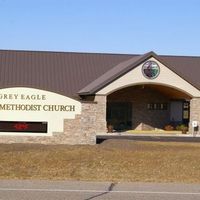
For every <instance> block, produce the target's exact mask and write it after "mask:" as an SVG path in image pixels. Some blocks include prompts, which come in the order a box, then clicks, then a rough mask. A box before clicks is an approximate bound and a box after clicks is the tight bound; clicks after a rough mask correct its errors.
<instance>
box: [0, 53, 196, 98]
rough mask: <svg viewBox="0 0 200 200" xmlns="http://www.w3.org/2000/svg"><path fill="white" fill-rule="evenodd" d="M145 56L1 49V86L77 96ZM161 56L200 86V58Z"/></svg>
mask: <svg viewBox="0 0 200 200" xmlns="http://www.w3.org/2000/svg"><path fill="white" fill-rule="evenodd" d="M145 55H146V54H145ZM145 55H131V54H103V53H72V52H45V51H16V50H0V88H8V87H32V88H38V89H43V90H48V91H52V92H56V93H59V94H62V95H65V96H69V97H72V98H77V97H78V92H79V91H81V90H82V89H83V88H85V87H86V86H87V87H88V86H89V85H90V84H91V83H93V82H95V81H96V82H98V81H97V80H99V77H102V76H103V77H104V79H103V80H102V81H103V82H102V81H101V84H102V83H107V80H106V76H105V74H106V73H107V75H109V77H107V78H111V79H112V78H116V77H115V75H116V73H117V72H118V73H119V72H120V73H122V72H123V73H124V71H123V70H127V66H129V64H131V63H137V60H140V58H142V57H143V58H144V57H145ZM157 58H159V59H162V60H163V61H164V62H165V63H167V65H169V66H170V68H171V69H172V70H174V71H175V72H176V73H178V74H180V75H181V76H182V77H183V78H185V79H186V80H187V81H188V82H190V83H191V84H193V85H194V86H195V87H197V88H198V89H200V78H199V75H200V57H189V56H188V57H187V56H159V55H157ZM112 72H113V74H112ZM111 75H113V76H111ZM111 79H109V80H111ZM104 81H105V82H104ZM96 85H98V84H96ZM101 86H102V85H101Z"/></svg>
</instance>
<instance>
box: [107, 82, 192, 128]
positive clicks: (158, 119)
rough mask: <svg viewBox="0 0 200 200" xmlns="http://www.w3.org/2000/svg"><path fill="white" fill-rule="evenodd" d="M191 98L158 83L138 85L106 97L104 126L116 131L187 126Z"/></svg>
mask: <svg viewBox="0 0 200 200" xmlns="http://www.w3.org/2000/svg"><path fill="white" fill-rule="evenodd" d="M190 99H191V96H189V95H188V94H186V93H184V92H182V91H179V90H177V89H175V88H171V87H167V86H164V85H158V84H140V85H135V86H129V87H126V88H123V89H120V90H117V91H115V92H113V93H111V94H109V95H108V96H107V114H106V120H107V125H112V126H113V127H114V129H115V130H116V131H124V130H130V129H135V130H155V129H164V127H165V126H167V125H171V126H173V127H174V128H175V127H176V126H177V125H179V124H185V125H186V126H188V123H189V102H190Z"/></svg>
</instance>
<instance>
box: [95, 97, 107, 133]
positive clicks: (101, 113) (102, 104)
mask: <svg viewBox="0 0 200 200" xmlns="http://www.w3.org/2000/svg"><path fill="white" fill-rule="evenodd" d="M106 101H107V97H106V96H95V102H97V104H96V133H106V132H107V126H106Z"/></svg>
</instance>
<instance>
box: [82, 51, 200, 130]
mask: <svg viewBox="0 0 200 200" xmlns="http://www.w3.org/2000/svg"><path fill="white" fill-rule="evenodd" d="M188 67H189V66H188ZM79 94H81V95H85V94H87V95H92V94H93V95H95V100H96V101H97V103H98V104H100V105H102V108H104V111H102V112H101V113H102V114H103V115H102V118H101V127H102V130H97V133H98V132H104V131H103V130H105V129H106V127H107V125H108V124H113V126H114V128H116V129H118V130H123V129H139V130H152V129H155V128H158V129H163V128H164V126H165V125H167V124H170V123H172V124H174V125H176V124H182V123H184V124H186V125H189V130H190V132H192V126H191V125H192V121H197V123H198V125H199V124H200V90H199V89H198V88H196V87H195V86H194V85H193V84H192V83H191V82H188V81H187V79H186V78H185V77H183V76H182V73H181V72H178V71H174V68H173V67H171V66H169V65H168V64H167V63H165V62H164V61H163V60H161V59H160V58H159V57H158V56H157V55H156V54H155V53H153V52H149V53H147V54H145V55H143V56H139V57H137V58H131V59H130V60H128V61H125V62H122V63H120V64H118V65H116V66H115V67H114V68H112V69H111V70H110V71H108V72H106V73H105V74H103V75H102V76H100V77H99V78H98V79H96V80H95V81H94V82H92V83H91V84H89V85H88V86H87V87H85V88H84V89H83V90H81V91H80V93H79ZM98 99H99V100H98ZM103 124H104V125H103ZM103 127H105V128H103ZM198 132H199V129H198V130H197V133H198Z"/></svg>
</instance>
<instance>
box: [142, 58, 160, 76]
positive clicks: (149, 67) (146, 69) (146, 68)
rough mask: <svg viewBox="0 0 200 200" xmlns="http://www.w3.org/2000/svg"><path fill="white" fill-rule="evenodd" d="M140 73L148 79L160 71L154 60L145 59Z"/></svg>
mask: <svg viewBox="0 0 200 200" xmlns="http://www.w3.org/2000/svg"><path fill="white" fill-rule="evenodd" d="M142 73H143V75H144V76H145V77H146V78H148V79H154V78H156V77H157V76H158V75H159V73H160V67H159V65H158V64H157V63H156V62H155V61H151V60H149V61H147V62H145V63H144V64H143V66H142Z"/></svg>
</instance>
